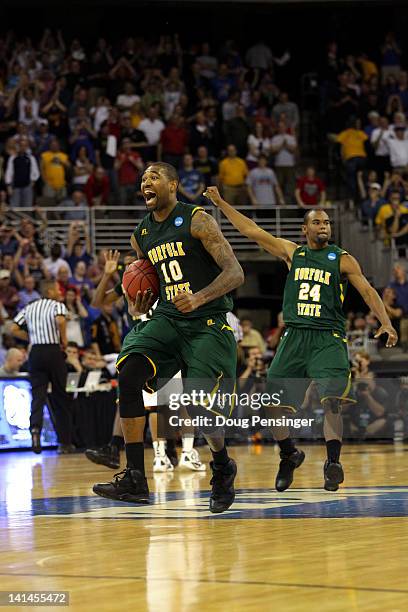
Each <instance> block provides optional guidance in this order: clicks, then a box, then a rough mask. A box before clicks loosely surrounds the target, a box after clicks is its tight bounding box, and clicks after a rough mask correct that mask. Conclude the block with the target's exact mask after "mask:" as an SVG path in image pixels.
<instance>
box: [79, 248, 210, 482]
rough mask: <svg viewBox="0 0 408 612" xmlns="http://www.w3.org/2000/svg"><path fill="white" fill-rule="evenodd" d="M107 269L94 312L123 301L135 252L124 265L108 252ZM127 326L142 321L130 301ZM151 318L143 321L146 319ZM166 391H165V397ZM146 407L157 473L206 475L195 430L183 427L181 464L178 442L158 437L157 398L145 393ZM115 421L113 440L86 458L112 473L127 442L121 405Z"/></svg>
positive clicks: (163, 411) (163, 410) (162, 410)
mask: <svg viewBox="0 0 408 612" xmlns="http://www.w3.org/2000/svg"><path fill="white" fill-rule="evenodd" d="M104 257H105V267H104V273H103V276H102V278H101V280H100V282H99V284H98V286H97V287H96V289H95V293H94V296H93V298H92V304H91V305H92V306H93V307H94V308H100V307H101V306H102V305H105V304H114V303H115V302H117V301H118V300H120V299H121V298H123V288H122V282H121V281H122V277H123V273H124V271H125V269H126V267H127V266H128V265H129V264H131V263H133V262H134V261H135V259H137V257H136V253H135V252H134V251H129V252H127V253H125V255H124V258H123V264H122V263H120V262H119V257H120V253H119V251H113V250H109V251H105V253H104ZM116 273H118V274H119V278H120V282H118V283H117V284H116V285H115V286H114V288H113V289H110V288H109V286H110V285H111V283H112V278H113V276H114V275H115V274H116ZM123 305H124V311H125V317H126V323H127V325H128V326H129V329H132V328H133V327H134V326H135V325H138V324H139V323H140V318H139V317H138V318H135V317H133V316H132V315H131V313H130V312H129V308H128V302H127V300H126V299H124V300H123ZM147 317H148V315H145V316H144V317H142V319H143V318H144V319H146V318H147ZM164 393H165V391H163V394H164ZM143 397H144V404H145V408H146V409H147V414H148V415H149V427H150V433H151V436H152V441H153V449H154V461H153V472H168V471H173V470H174V468H175V466H176V465H177V464H179V465H180V467H181V468H184V469H189V470H191V471H196V472H202V471H205V465H204V464H203V463H202V462H201V460H200V455H199V453H198V451H197V450H196V449H195V448H194V427H191V426H190V427H188V426H186V425H184V424H183V426H182V427H181V432H182V438H181V442H182V454H181V459H180V462H179V461H178V457H177V451H176V447H175V442H174V440H173V439H171V440H167V441H166V440H164V439H160V438H159V437H158V434H157V432H158V418H159V408H158V407H157V406H156V405H155V403H154V400H155V396H154V395H151V394H148V393H147V392H146V391H143ZM117 403H118V406H117V409H116V414H115V420H114V423H113V431H112V439H111V441H110V443H109V444H108V445H106V446H102V447H99V448H89V449H87V450H86V451H85V456H86V457H87V458H88V459H89V460H90V461H92V462H93V463H97V464H101V465H106V466H107V467H110V468H112V469H118V468H119V465H120V449H121V448H123V444H124V440H123V434H122V428H121V425H120V414H119V402H117ZM181 413H183V416H185V418H188V414H187V411H186V410H185V408H182V409H180V415H181ZM160 415H161V416H162V418H163V419H165V418H166V415H167V418H168V416H169V415H168V407H167V406H162V407H160Z"/></svg>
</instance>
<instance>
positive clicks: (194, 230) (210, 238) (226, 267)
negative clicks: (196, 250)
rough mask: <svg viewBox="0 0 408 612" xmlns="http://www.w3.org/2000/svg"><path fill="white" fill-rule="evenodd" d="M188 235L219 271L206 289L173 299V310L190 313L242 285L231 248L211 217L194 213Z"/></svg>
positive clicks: (202, 213) (242, 276)
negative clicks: (196, 240) (174, 307)
mask: <svg viewBox="0 0 408 612" xmlns="http://www.w3.org/2000/svg"><path fill="white" fill-rule="evenodd" d="M191 235H192V236H193V238H197V239H198V240H201V242H202V244H203V246H204V248H205V250H206V251H208V253H209V254H210V255H211V257H212V258H213V259H214V261H215V262H216V264H217V265H218V266H219V268H221V272H220V274H219V275H218V276H217V277H216V278H215V279H214V280H213V281H212V283H210V284H209V285H207V287H203V289H201V290H200V291H197V293H179V294H177V295H176V296H175V297H174V298H173V303H174V304H175V306H176V308H177V310H179V311H180V312H184V313H186V312H191V311H192V310H196V308H198V307H199V306H202V305H203V304H207V302H211V301H212V300H215V299H216V298H218V297H221V296H222V295H225V294H226V293H228V292H229V291H232V290H233V289H235V288H236V287H239V286H240V285H242V283H243V282H244V273H243V271H242V268H241V266H240V265H239V263H238V260H237V258H236V257H235V255H234V253H233V250H232V248H231V245H230V244H229V243H228V242H227V241H226V239H225V238H224V236H223V235H222V233H221V230H220V228H219V227H218V224H217V222H216V221H215V219H213V217H211V215H208V214H207V213H205V212H204V211H198V212H197V213H196V214H195V215H194V217H193V219H192V221H191Z"/></svg>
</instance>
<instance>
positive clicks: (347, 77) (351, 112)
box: [321, 32, 408, 257]
mask: <svg viewBox="0 0 408 612" xmlns="http://www.w3.org/2000/svg"><path fill="white" fill-rule="evenodd" d="M405 68H406V66H405V64H404V58H403V54H402V50H401V46H400V43H399V42H398V41H397V39H396V37H395V35H394V34H393V33H392V32H389V33H388V34H387V35H386V36H385V39H384V42H383V44H382V46H381V48H380V49H379V52H378V54H377V57H368V56H367V55H366V54H364V53H360V54H359V55H351V54H349V55H346V56H341V54H340V53H339V49H338V47H337V45H336V43H331V44H330V45H329V46H328V50H327V56H326V61H325V68H324V70H323V75H322V77H323V78H322V83H321V94H322V95H321V101H322V108H323V114H324V120H325V125H326V132H327V134H328V137H329V141H330V142H331V143H332V146H335V147H338V151H337V155H338V156H339V157H340V158H341V160H342V164H343V173H344V179H345V183H346V195H347V197H348V199H349V201H350V205H351V207H356V209H357V211H358V214H359V216H360V218H361V220H362V222H363V224H365V225H370V226H373V227H374V229H375V231H376V233H377V235H378V238H379V239H380V240H382V241H383V242H384V244H385V245H390V243H391V241H393V242H394V244H395V246H396V250H397V255H399V256H401V257H406V254H407V248H406V247H407V245H408V207H407V198H408V191H407V178H408V124H407V113H408V73H407V71H406V70H405ZM335 155H336V152H335Z"/></svg>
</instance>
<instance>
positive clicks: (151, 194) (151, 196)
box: [143, 190, 157, 205]
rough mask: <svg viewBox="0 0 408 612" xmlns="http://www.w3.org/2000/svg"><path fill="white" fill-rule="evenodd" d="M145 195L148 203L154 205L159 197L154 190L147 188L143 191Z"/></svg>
mask: <svg viewBox="0 0 408 612" xmlns="http://www.w3.org/2000/svg"><path fill="white" fill-rule="evenodd" d="M143 197H144V199H145V202H146V204H147V205H152V204H154V202H155V200H156V198H157V194H156V193H155V192H154V191H150V190H146V191H144V192H143Z"/></svg>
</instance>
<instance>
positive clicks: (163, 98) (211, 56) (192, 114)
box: [0, 29, 408, 363]
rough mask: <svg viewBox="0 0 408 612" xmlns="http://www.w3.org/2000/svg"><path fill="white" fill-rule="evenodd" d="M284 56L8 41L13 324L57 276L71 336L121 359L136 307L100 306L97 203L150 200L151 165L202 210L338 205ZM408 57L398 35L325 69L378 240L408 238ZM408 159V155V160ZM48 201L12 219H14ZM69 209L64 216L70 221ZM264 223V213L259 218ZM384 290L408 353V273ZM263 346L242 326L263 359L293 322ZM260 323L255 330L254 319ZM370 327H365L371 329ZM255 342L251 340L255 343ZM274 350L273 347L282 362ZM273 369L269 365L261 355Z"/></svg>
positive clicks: (256, 49)
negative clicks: (147, 170) (159, 164)
mask: <svg viewBox="0 0 408 612" xmlns="http://www.w3.org/2000/svg"><path fill="white" fill-rule="evenodd" d="M290 62H291V59H290V55H289V54H285V55H284V56H282V57H281V58H277V57H274V54H273V53H272V51H271V49H270V48H269V46H268V45H267V44H266V43H265V42H263V41H260V42H259V43H257V44H255V45H252V46H251V47H250V48H248V49H238V47H237V45H236V44H235V42H234V41H232V40H228V41H225V42H224V43H223V44H222V45H221V46H220V47H219V48H218V49H215V48H211V46H210V45H209V44H208V43H206V42H204V43H202V44H199V43H195V44H192V45H186V44H185V43H183V40H182V39H181V38H179V37H178V36H177V35H174V36H162V37H160V38H159V39H158V40H156V41H155V42H154V41H152V40H148V39H147V38H145V39H142V38H139V37H131V38H126V39H124V40H121V39H112V40H106V39H104V38H100V39H98V40H97V41H96V43H95V44H87V45H85V44H83V41H80V40H78V39H73V40H71V41H67V40H65V39H64V36H63V34H62V33H61V32H60V31H56V32H52V31H50V30H48V29H46V30H44V32H43V33H42V35H41V36H40V37H39V38H38V39H34V38H32V39H30V38H18V37H16V36H15V34H13V33H12V32H9V33H7V34H6V35H4V36H3V37H2V38H0V223H1V225H0V255H1V269H0V328H1V329H0V331H1V333H2V335H3V343H2V344H3V347H5V348H6V349H7V348H10V347H11V346H12V344H13V340H12V339H11V338H10V337H8V336H7V328H8V322H9V321H10V320H11V319H12V317H13V316H14V315H15V314H16V312H17V311H18V310H19V309H21V308H23V307H24V305H26V304H27V303H29V302H30V301H31V300H33V299H37V298H38V297H39V293H38V292H39V284H40V281H41V280H42V279H46V278H50V277H52V278H55V279H56V281H57V282H58V285H59V288H60V291H61V293H62V295H63V299H64V300H65V303H66V305H67V308H68V311H69V323H68V339H69V341H70V342H73V343H75V345H76V347H77V348H78V350H79V351H80V352H81V353H82V352H84V355H87V356H88V357H87V358H89V355H90V353H89V351H93V353H94V354H95V356H96V357H98V358H99V356H100V355H103V354H106V353H115V352H116V351H117V348H118V346H119V342H120V339H121V337H122V336H123V334H124V333H125V331H126V324H125V322H124V318H123V316H122V311H121V308H120V307H119V309H116V308H113V309H112V308H106V309H103V310H102V311H99V310H96V309H94V308H92V306H91V299H92V292H93V290H94V288H95V286H96V285H97V283H98V282H99V279H100V278H101V275H102V272H103V256H102V254H101V253H100V254H98V256H97V257H95V258H93V257H92V255H93V250H94V249H93V247H92V245H91V244H90V239H89V234H88V231H87V228H86V224H85V219H86V216H85V211H86V209H87V207H99V208H103V207H104V206H107V205H112V206H115V205H118V204H121V205H130V204H134V203H137V202H138V201H139V193H138V189H139V185H138V182H139V179H140V176H141V173H142V171H143V168H144V167H145V165H146V163H147V162H148V161H150V160H156V159H161V160H164V161H167V162H169V163H171V164H174V165H175V166H177V167H178V169H179V174H180V189H179V192H180V197H181V198H182V199H183V200H185V201H188V202H191V203H202V201H203V200H202V192H203V190H204V188H205V186H206V185H208V184H210V183H212V182H213V181H217V182H218V184H219V186H220V187H221V189H222V191H223V193H224V196H225V197H226V199H228V200H229V201H230V202H231V203H232V204H235V205H239V204H245V205H250V206H252V207H253V208H255V209H256V207H268V206H271V205H276V204H285V203H286V204H297V205H298V206H299V207H300V208H304V209H306V208H308V207H311V206H325V205H326V204H327V203H328V201H329V198H330V194H328V191H330V185H329V186H326V184H325V181H324V180H322V178H321V176H320V174H321V172H320V171H319V172H317V171H316V166H315V165H313V164H310V163H309V161H310V160H307V161H308V163H303V164H302V161H301V157H300V150H299V140H300V138H299V136H300V129H301V112H302V108H299V107H298V105H297V104H296V102H295V101H294V100H293V99H291V96H290V95H289V94H288V92H287V91H285V90H284V89H282V88H280V84H279V82H278V80H277V77H276V67H277V66H280V67H282V66H285V65H287V66H289V69H290ZM403 67H404V66H403V59H402V53H401V50H400V48H399V45H398V42H397V41H396V40H395V37H394V36H393V35H392V34H389V35H387V37H386V39H385V42H384V45H383V47H382V49H381V53H380V54H379V57H378V58H368V57H367V56H366V55H364V54H360V55H358V56H352V55H347V56H345V57H343V56H341V54H340V52H339V50H338V48H337V45H336V44H335V43H332V44H330V45H329V47H328V53H327V57H326V61H325V65H324V68H323V70H322V71H321V73H320V75H319V86H320V92H321V116H322V118H323V119H324V121H325V125H326V132H327V133H328V134H329V135H330V142H331V143H333V145H334V144H335V143H337V144H336V146H338V147H339V151H340V153H341V156H342V159H343V162H344V171H345V177H346V179H347V188H348V190H349V197H350V199H351V200H353V202H354V203H355V205H356V206H357V207H358V211H359V214H360V216H361V218H362V219H363V221H364V222H367V223H369V222H370V223H372V224H373V225H374V226H377V227H378V228H379V232H378V234H379V237H380V238H381V239H382V240H387V239H388V240H389V239H390V237H393V238H394V239H396V241H397V245H401V246H402V247H403V245H404V244H406V241H407V240H408V203H406V198H408V182H407V175H406V173H408V148H407V147H408V126H406V117H405V113H406V112H408V80H407V74H406V73H405V71H404V70H403ZM405 153H406V155H407V157H406V159H405V157H404V154H405ZM32 206H33V207H34V208H35V212H34V213H33V215H34V216H33V217H32V218H30V215H29V214H28V213H27V214H25V215H24V216H22V217H21V218H20V220H18V221H16V219H14V221H13V223H9V217H8V213H9V211H10V210H11V211H12V210H13V209H15V208H20V207H32ZM45 206H67V207H70V208H71V210H69V211H66V212H64V219H65V220H66V221H67V223H68V224H69V228H70V229H69V235H68V240H67V241H66V243H64V244H62V241H61V240H59V241H58V240H57V241H56V242H55V243H54V244H53V245H51V248H50V249H49V250H47V249H46V247H45V245H44V228H45V224H46V219H45V216H44V214H43V213H42V207H45ZM56 214H58V213H56ZM254 214H255V215H256V214H257V213H256V212H255V213H254ZM394 275H395V279H394V280H393V282H392V283H391V284H390V286H389V287H387V288H385V290H384V293H383V297H384V301H385V303H386V306H387V310H388V311H389V314H390V316H391V318H392V319H393V322H394V323H395V325H396V327H397V328H398V327H399V329H400V335H401V345H402V347H403V348H404V349H406V348H407V346H408V330H407V325H406V321H407V315H408V303H407V296H406V287H407V281H406V276H405V275H406V273H405V270H404V268H401V267H400V269H399V271H398V270H396V271H394ZM282 326H283V323H282V320H281V318H280V319H279V321H278V324H277V327H276V328H274V329H273V330H272V332H271V333H270V334H267V335H266V336H265V338H263V337H262V336H261V335H260V336H259V337H258V338H257V341H256V342H254V343H253V344H252V342H253V338H252V336H254V333H253V332H254V331H255V330H253V328H252V329H249V330H248V332H247V331H246V330H247V328H248V322H245V321H244V322H243V328H244V330H245V331H244V340H243V343H242V346H243V347H245V346H246V347H247V348H248V347H249V348H250V349H251V350H252V349H255V348H256V349H257V351H258V353H257V356H256V355H254V354H253V355H252V358H251V363H252V361H254V360H255V361H256V360H259V359H264V358H265V355H268V354H269V356H270V357H272V356H273V352H274V350H275V349H276V346H277V342H278V340H279V337H280V334H281V332H282V329H283V327H282ZM249 327H250V325H249ZM349 327H350V329H349V334H351V337H352V334H353V333H355V335H356V336H358V334H360V335H361V333H363V334H365V335H366V336H368V337H369V338H371V337H372V335H373V331H374V328H375V323H374V320H373V317H372V316H370V315H361V316H359V314H357V315H353V317H350V318H349ZM360 332H361V333H360ZM248 338H250V340H248ZM268 352H269V353H268ZM257 363H259V361H257Z"/></svg>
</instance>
